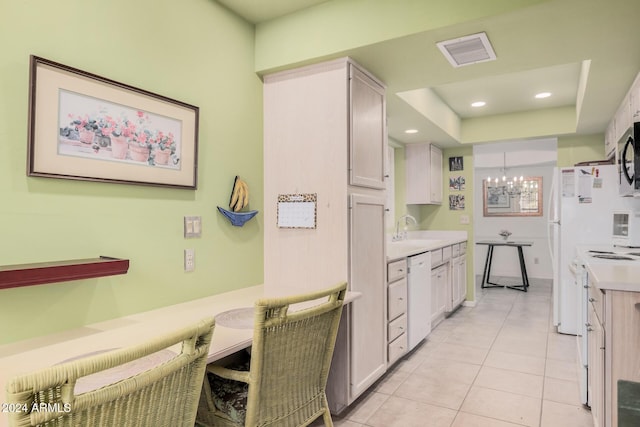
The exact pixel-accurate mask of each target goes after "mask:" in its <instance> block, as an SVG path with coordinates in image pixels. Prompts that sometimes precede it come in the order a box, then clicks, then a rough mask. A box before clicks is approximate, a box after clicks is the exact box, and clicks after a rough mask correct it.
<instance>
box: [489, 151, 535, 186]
mask: <svg viewBox="0 0 640 427" xmlns="http://www.w3.org/2000/svg"><path fill="white" fill-rule="evenodd" d="M487 183H488V184H489V185H491V184H493V185H494V186H495V187H498V186H500V187H504V188H505V191H506V192H507V194H508V195H509V196H519V195H520V194H521V193H522V190H523V188H524V187H526V186H527V183H526V182H525V181H524V177H523V176H522V175H521V176H520V177H517V176H514V177H507V153H502V180H500V179H499V178H497V177H496V178H493V180H492V178H491V177H490V176H488V177H487ZM499 183H500V184H499Z"/></svg>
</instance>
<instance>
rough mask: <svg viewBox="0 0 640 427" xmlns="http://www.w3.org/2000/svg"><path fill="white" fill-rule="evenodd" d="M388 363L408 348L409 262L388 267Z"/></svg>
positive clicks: (397, 262) (401, 262) (400, 355)
mask: <svg viewBox="0 0 640 427" xmlns="http://www.w3.org/2000/svg"><path fill="white" fill-rule="evenodd" d="M387 280H388V285H387V321H388V324H387V362H388V364H389V365H391V364H392V363H394V362H396V361H397V360H398V359H399V358H400V357H402V356H403V355H404V354H405V353H406V352H407V348H408V332H407V331H408V325H407V299H408V298H407V292H408V291H407V260H406V259H402V260H400V261H395V262H391V263H389V264H388V265H387Z"/></svg>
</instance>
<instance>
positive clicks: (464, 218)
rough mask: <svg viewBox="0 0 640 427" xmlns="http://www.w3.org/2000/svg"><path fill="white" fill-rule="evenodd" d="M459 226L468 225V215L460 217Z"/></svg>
mask: <svg viewBox="0 0 640 427" xmlns="http://www.w3.org/2000/svg"><path fill="white" fill-rule="evenodd" d="M460 224H469V215H460Z"/></svg>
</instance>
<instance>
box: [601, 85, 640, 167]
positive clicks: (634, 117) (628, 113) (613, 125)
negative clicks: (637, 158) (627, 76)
mask: <svg viewBox="0 0 640 427" xmlns="http://www.w3.org/2000/svg"><path fill="white" fill-rule="evenodd" d="M638 121H640V73H638V75H637V76H636V78H635V80H634V81H633V84H632V85H631V88H629V91H628V92H627V94H626V95H625V96H624V98H623V99H622V102H620V105H619V106H618V109H617V110H616V113H615V115H614V116H613V117H612V118H611V121H610V122H609V126H608V127H607V130H606V131H605V135H604V146H605V157H606V158H607V159H610V158H611V157H613V156H614V155H615V157H616V162H618V160H619V159H618V157H619V155H620V153H617V143H618V140H619V139H620V138H621V137H622V135H624V134H625V132H626V131H627V129H629V128H630V127H631V125H632V124H633V123H634V122H638Z"/></svg>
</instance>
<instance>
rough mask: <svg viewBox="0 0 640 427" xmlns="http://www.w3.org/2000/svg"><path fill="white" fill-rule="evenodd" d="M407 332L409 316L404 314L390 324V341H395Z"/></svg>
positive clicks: (388, 331) (388, 332)
mask: <svg viewBox="0 0 640 427" xmlns="http://www.w3.org/2000/svg"><path fill="white" fill-rule="evenodd" d="M406 331H407V315H406V314H403V315H402V316H400V317H398V318H397V319H396V320H393V321H391V322H389V328H388V330H387V335H388V340H389V341H393V340H395V339H396V338H398V337H399V336H400V335H402V334H404V333H405V332H406Z"/></svg>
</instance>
